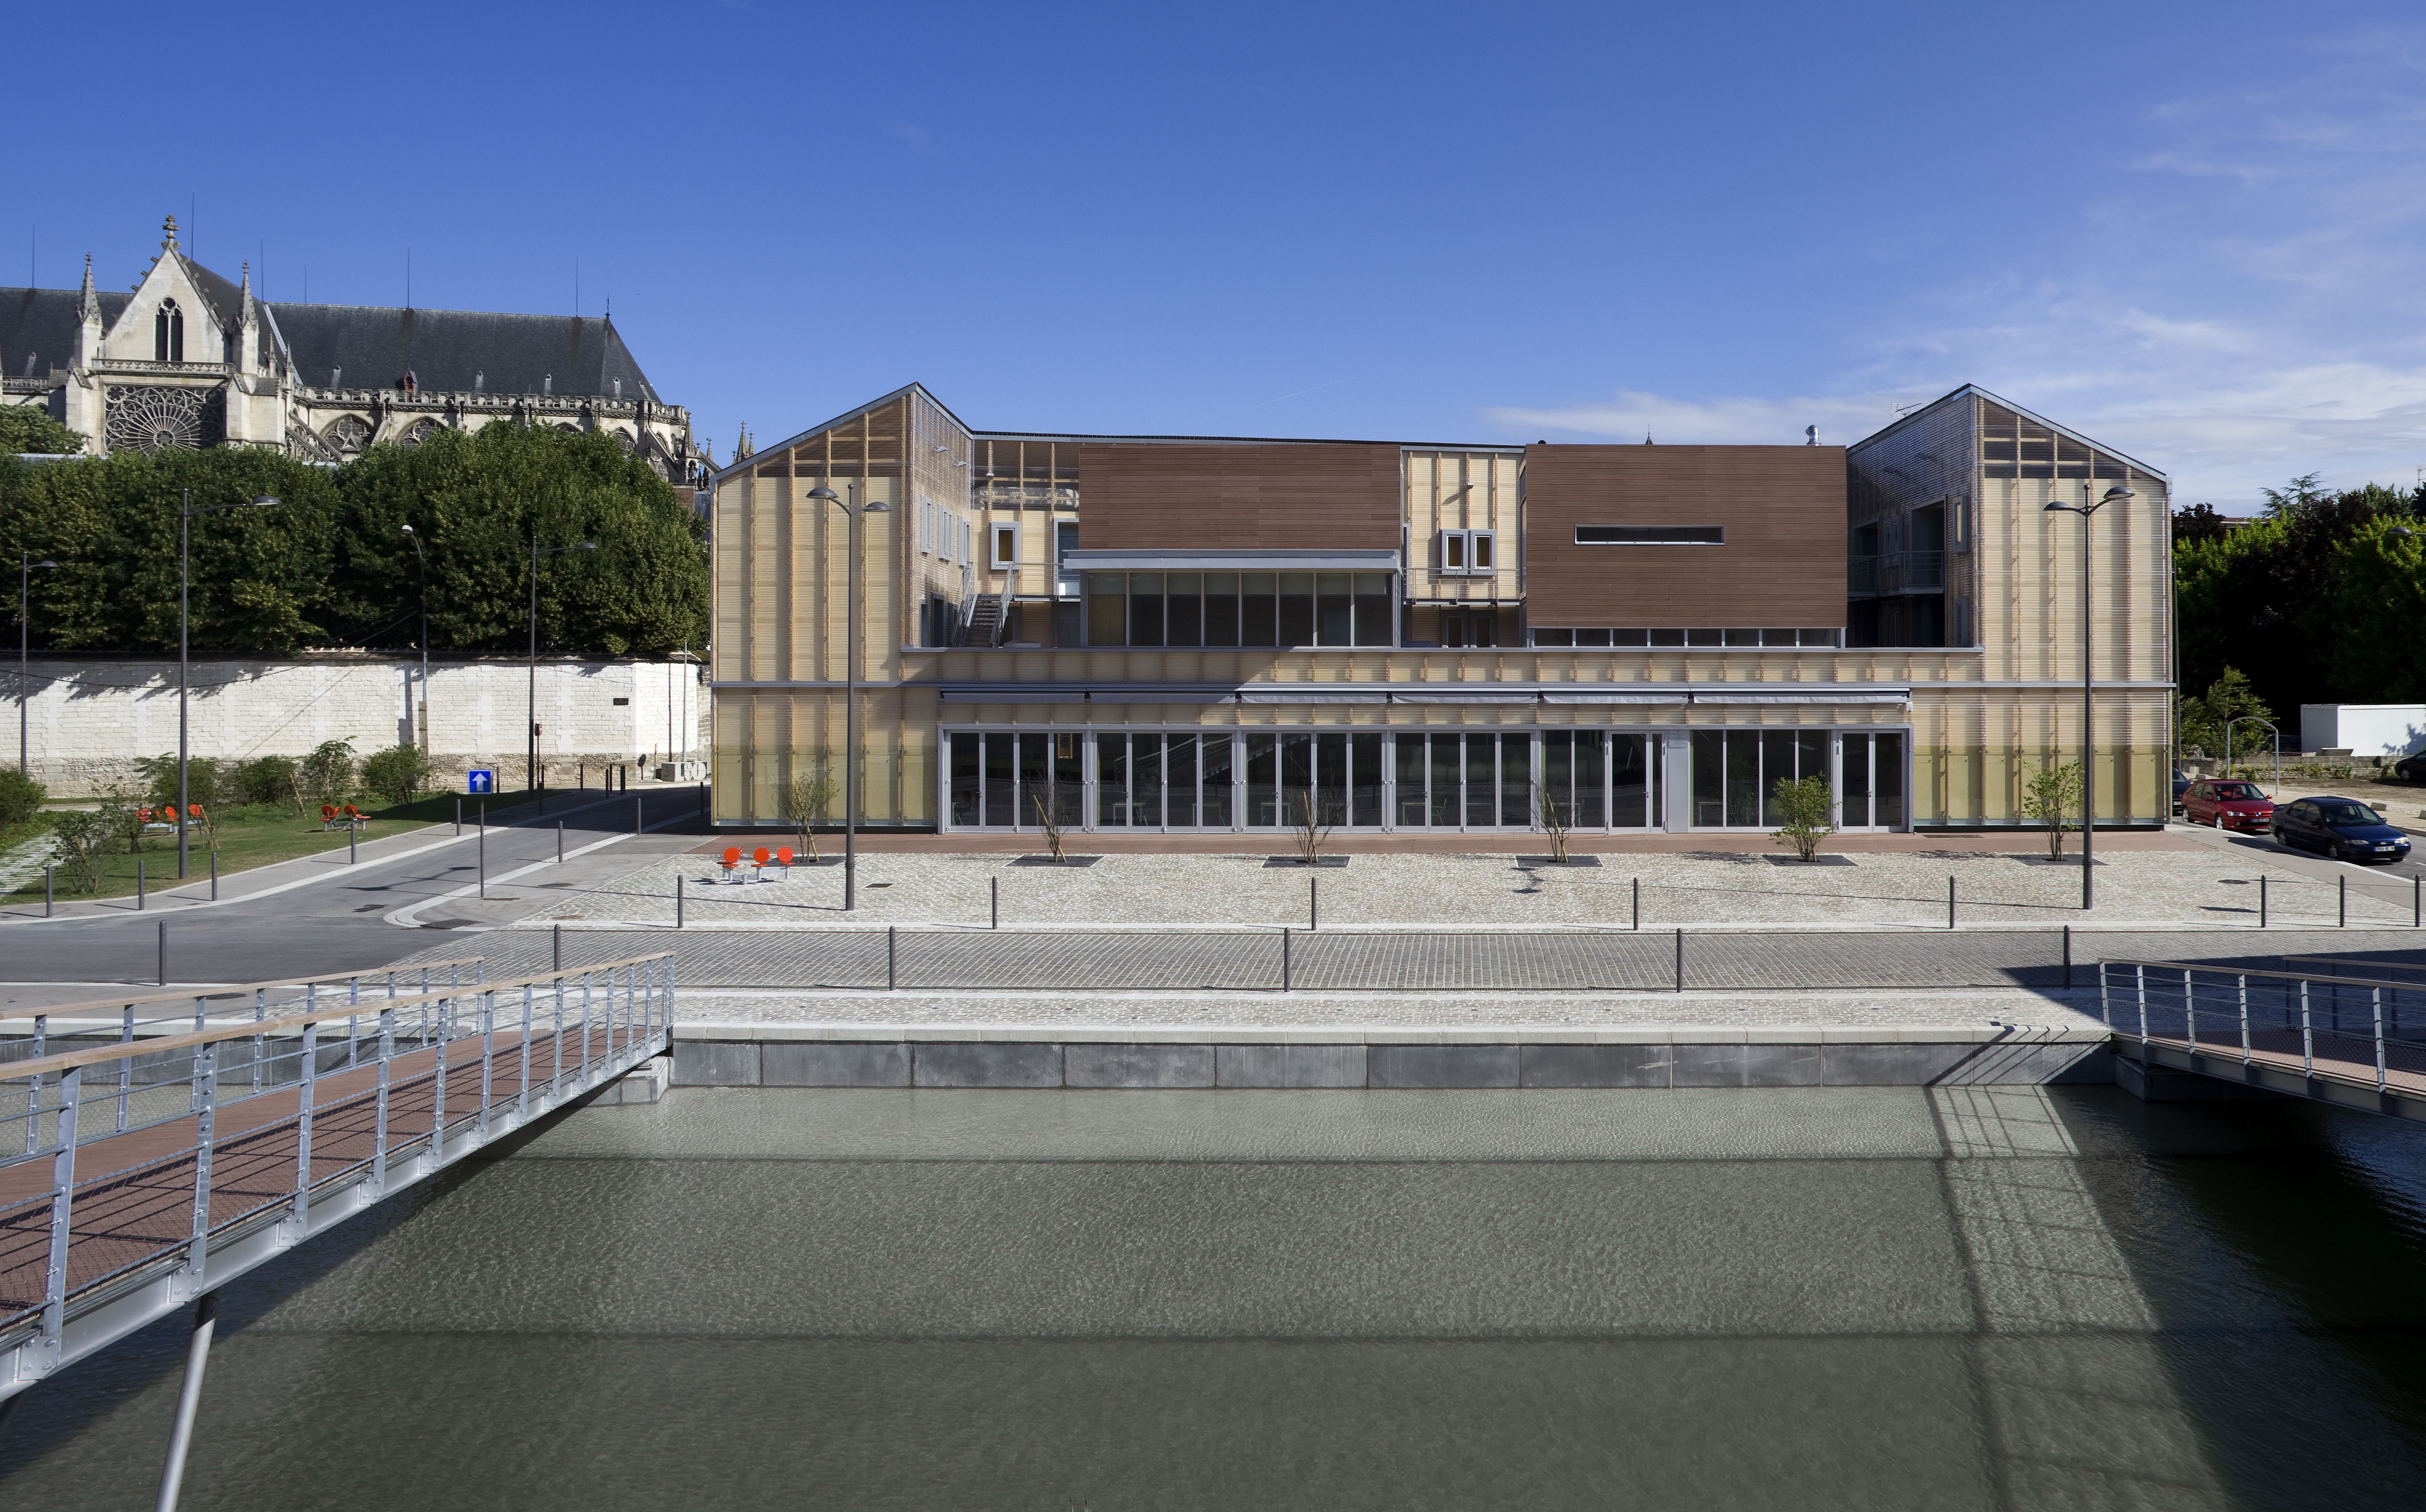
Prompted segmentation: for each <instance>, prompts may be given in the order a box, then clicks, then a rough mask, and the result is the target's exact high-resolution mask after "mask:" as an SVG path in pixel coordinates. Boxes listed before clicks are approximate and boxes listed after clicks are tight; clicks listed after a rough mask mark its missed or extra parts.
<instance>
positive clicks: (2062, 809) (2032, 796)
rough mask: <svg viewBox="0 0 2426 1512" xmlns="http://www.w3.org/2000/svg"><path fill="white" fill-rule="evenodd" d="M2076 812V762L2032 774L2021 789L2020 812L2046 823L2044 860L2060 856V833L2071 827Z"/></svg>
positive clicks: (2059, 859) (2059, 858) (2077, 809)
mask: <svg viewBox="0 0 2426 1512" xmlns="http://www.w3.org/2000/svg"><path fill="white" fill-rule="evenodd" d="M2079 811H2080V764H2079V763H2078V762H2074V763H2073V764H2072V765H2070V766H2063V767H2048V768H2046V769H2045V770H2044V771H2041V772H2037V773H2036V774H2034V775H2033V776H2032V777H2031V778H2030V783H2029V785H2028V786H2027V787H2026V788H2025V789H2023V792H2022V813H2023V814H2024V815H2025V816H2026V817H2028V818H2030V819H2034V820H2037V821H2039V822H2040V823H2042V824H2045V825H2046V831H2047V859H2048V860H2050V861H2061V860H2062V859H2063V832H2064V831H2065V830H2068V829H2070V828H2072V827H2073V823H2072V817H2073V815H2075V814H2077V813H2078V812H2079Z"/></svg>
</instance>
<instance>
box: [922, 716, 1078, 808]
mask: <svg viewBox="0 0 2426 1512" xmlns="http://www.w3.org/2000/svg"><path fill="white" fill-rule="evenodd" d="M1083 739H1084V737H1082V736H1080V735H1077V734H1075V733H1072V732H1068V731H1062V730H1051V731H1043V732H1022V733H1019V734H1012V733H1010V732H1007V731H1006V732H1002V733H989V734H982V735H980V734H961V735H955V736H953V737H952V746H951V768H950V772H949V777H948V780H949V783H950V805H949V808H950V813H951V816H952V824H953V827H954V828H956V829H1038V828H1042V827H1043V825H1042V821H1043V815H1044V814H1047V813H1049V814H1051V815H1052V816H1053V821H1054V822H1055V823H1057V824H1067V825H1071V826H1072V827H1074V828H1075V827H1076V826H1077V825H1078V824H1080V823H1082V822H1084V818H1083V816H1084V814H1085V807H1084V804H1085V798H1086V790H1087V789H1086V771H1085V766H1084V760H1083V756H1082V754H1081V749H1080V746H1079V742H1080V740H1083Z"/></svg>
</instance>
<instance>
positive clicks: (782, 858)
mask: <svg viewBox="0 0 2426 1512" xmlns="http://www.w3.org/2000/svg"><path fill="white" fill-rule="evenodd" d="M775 866H776V868H777V869H778V870H781V871H782V872H783V873H784V877H785V878H786V879H788V878H789V877H790V876H791V875H792V848H791V847H790V846H788V845H783V846H778V847H776V849H775Z"/></svg>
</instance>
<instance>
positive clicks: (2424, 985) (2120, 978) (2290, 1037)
mask: <svg viewBox="0 0 2426 1512" xmlns="http://www.w3.org/2000/svg"><path fill="white" fill-rule="evenodd" d="M2283 964H2284V965H2285V966H2286V967H2291V966H2302V965H2305V966H2310V967H2315V969H2311V970H2304V971H2302V970H2284V971H2262V970H2256V969H2251V968H2247V967H2239V966H2202V965H2198V964H2196V963H2194V962H2186V961H2117V960H2108V961H2100V962H2099V963H2098V964H2097V1001H2098V1011H2099V1013H2100V1015H2101V1016H2103V1017H2104V1018H2105V1021H2106V1027H2107V1029H2108V1030H2109V1031H2111V1032H2112V1033H2113V1036H2114V1047H2115V1049H2117V1050H2118V1051H2120V1052H2121V1053H2122V1054H2124V1055H2127V1056H2129V1057H2130V1058H2132V1059H2133V1060H2136V1061H2138V1062H2140V1063H2141V1065H2145V1066H2161V1067H2164V1068H2166V1069H2170V1070H2176V1071H2189V1072H2192V1073H2195V1074H2197V1075H2199V1076H2205V1077H2213V1078H2217V1079H2219V1080H2222V1081H2232V1082H2238V1083H2240V1085H2243V1086H2249V1087H2256V1088H2261V1089H2263V1090H2265V1091H2268V1092H2281V1093H2288V1094H2289V1095H2291V1096H2293V1097H2307V1098H2311V1099H2313V1100H2315V1101H2318V1102H2328V1103H2332V1104H2334V1105H2335V1106H2337V1107H2342V1108H2355V1109H2358V1110H2360V1111H2362V1112H2367V1113H2379V1114H2387V1115H2389V1116H2392V1117H2396V1118H2410V1119H2418V1120H2426V967H2416V966H2406V965H2400V964H2393V963H2383V962H2368V961H2346V960H2334V959H2332V958H2329V957H2321V956H2290V957H2288V958H2286V959H2285V960H2284V962H2283Z"/></svg>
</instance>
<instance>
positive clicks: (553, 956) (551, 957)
mask: <svg viewBox="0 0 2426 1512" xmlns="http://www.w3.org/2000/svg"><path fill="white" fill-rule="evenodd" d="M547 946H548V958H547V967H548V969H549V970H551V971H562V970H563V969H564V926H563V925H562V924H550V925H549V926H548V927H547Z"/></svg>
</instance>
